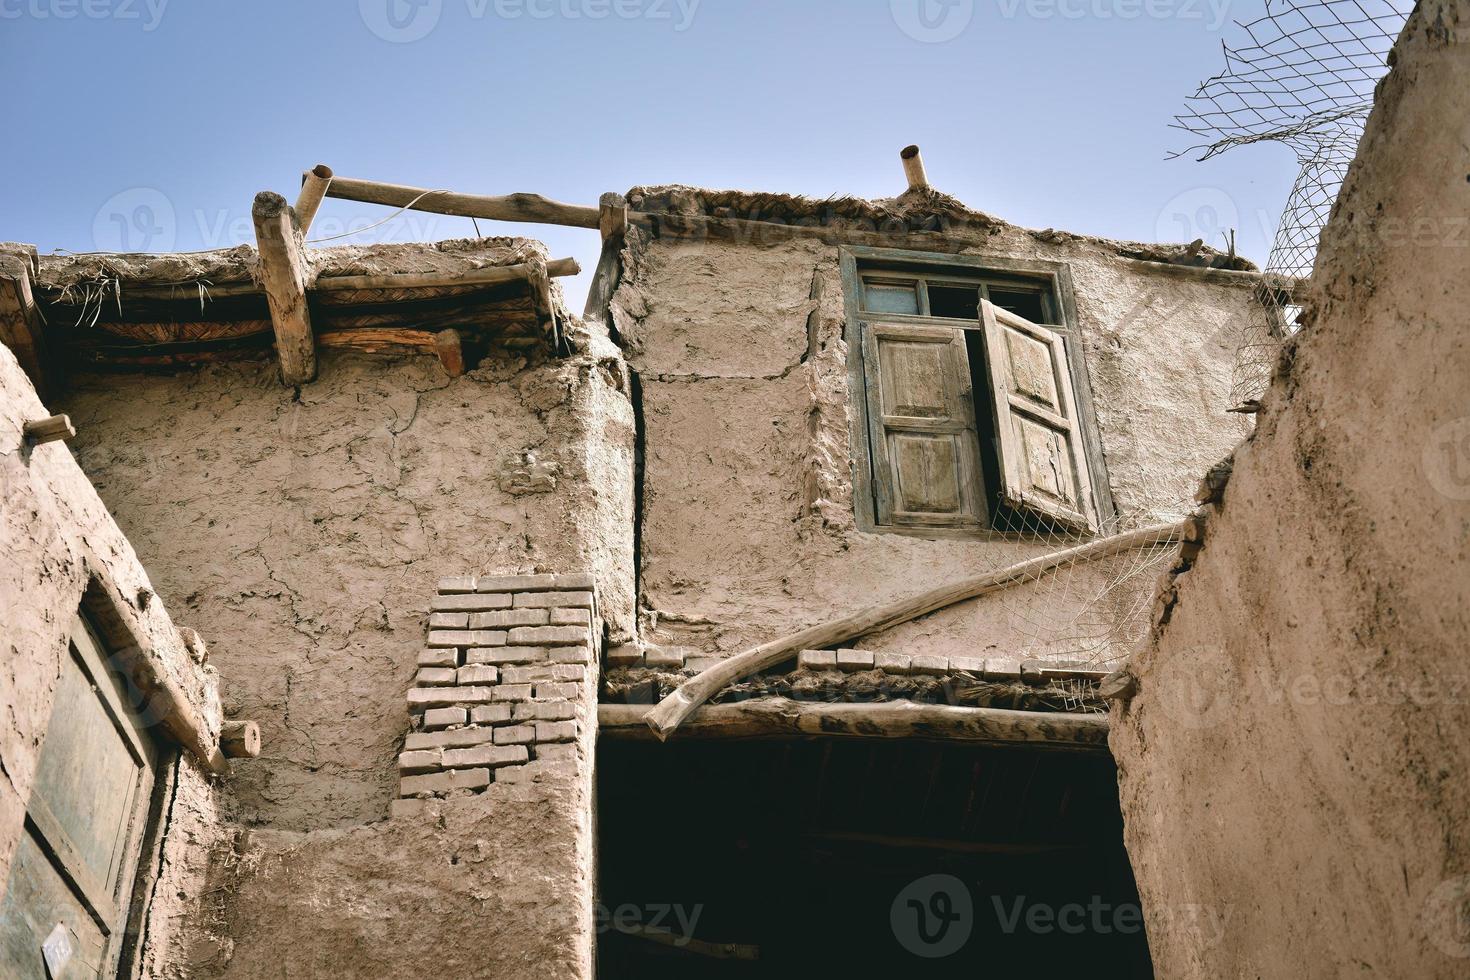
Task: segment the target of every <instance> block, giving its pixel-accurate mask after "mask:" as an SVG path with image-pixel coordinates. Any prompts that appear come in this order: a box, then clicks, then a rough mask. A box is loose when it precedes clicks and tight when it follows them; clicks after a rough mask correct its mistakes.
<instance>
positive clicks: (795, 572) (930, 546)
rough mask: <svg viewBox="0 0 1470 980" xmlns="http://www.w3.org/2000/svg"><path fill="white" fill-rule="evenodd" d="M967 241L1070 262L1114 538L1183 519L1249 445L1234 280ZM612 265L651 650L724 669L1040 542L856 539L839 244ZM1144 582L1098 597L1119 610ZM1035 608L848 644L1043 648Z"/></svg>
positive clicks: (1038, 247) (641, 254) (726, 248)
mask: <svg viewBox="0 0 1470 980" xmlns="http://www.w3.org/2000/svg"><path fill="white" fill-rule="evenodd" d="M967 234H970V236H971V237H970V238H969V239H966V238H959V239H952V240H950V241H948V242H946V243H945V247H946V248H949V249H951V250H954V251H960V252H963V253H966V254H979V255H993V256H999V257H1008V258H1026V259H1046V260H1052V261H1062V262H1066V263H1068V265H1069V266H1070V268H1071V271H1072V276H1073V280H1074V290H1075V296H1076V302H1077V311H1078V317H1079V320H1080V328H1081V331H1082V337H1083V341H1084V345H1085V357H1086V363H1087V369H1088V374H1089V377H1090V380H1091V386H1092V392H1093V401H1094V404H1095V406H1096V411H1097V418H1098V427H1099V430H1100V436H1101V441H1102V447H1103V452H1104V454H1105V458H1106V464H1107V467H1108V471H1109V474H1110V477H1111V484H1112V491H1113V495H1114V498H1115V500H1116V502H1117V506H1118V509H1119V512H1120V522H1121V524H1122V526H1125V527H1127V526H1136V525H1140V524H1144V523H1149V522H1151V521H1154V520H1159V519H1165V518H1168V517H1176V516H1179V515H1182V514H1183V513H1184V512H1185V510H1186V506H1185V503H1186V501H1187V500H1188V498H1189V495H1190V493H1191V492H1192V491H1193V488H1194V483H1195V481H1196V479H1197V474H1198V473H1200V472H1203V471H1204V469H1206V468H1207V467H1208V466H1209V465H1210V464H1211V463H1213V462H1215V461H1217V460H1218V459H1219V458H1220V457H1222V456H1223V455H1225V454H1226V453H1227V452H1228V451H1229V450H1230V448H1231V447H1232V446H1233V445H1234V444H1235V443H1236V442H1237V441H1238V440H1239V439H1240V438H1241V436H1242V435H1243V434H1244V432H1245V423H1244V422H1243V421H1242V420H1241V419H1240V418H1239V417H1238V416H1234V415H1228V414H1226V412H1225V410H1226V409H1227V408H1229V407H1231V406H1230V404H1229V401H1228V398H1229V381H1230V367H1231V362H1232V357H1233V347H1232V344H1231V339H1230V338H1231V333H1230V330H1229V325H1230V324H1231V323H1232V322H1235V321H1236V320H1238V319H1239V318H1240V317H1242V316H1244V315H1245V313H1246V310H1247V304H1249V303H1251V302H1252V301H1253V300H1252V298H1251V293H1250V289H1249V288H1248V281H1244V280H1243V281H1242V282H1243V283H1244V284H1236V283H1224V282H1221V281H1218V279H1216V280H1211V279H1208V278H1205V277H1203V276H1198V275H1193V274H1191V273H1181V272H1180V271H1178V270H1177V269H1160V268H1157V267H1153V266H1150V265H1148V264H1145V263H1139V262H1134V261H1129V260H1127V259H1124V258H1120V257H1119V256H1118V254H1117V251H1116V249H1115V248H1113V247H1112V246H1111V245H1109V244H1108V243H1099V242H1094V241H1090V240H1085V239H1078V238H1074V237H1072V236H1066V235H1051V236H1045V235H1041V234H1039V233H1033V232H1028V231H1025V230H1024V229H1018V228H1013V227H1010V226H1007V225H1004V224H1003V223H994V225H993V226H990V227H988V230H986V229H981V230H975V229H970V230H969V231H968V232H967ZM895 246H896V247H909V248H912V247H914V246H913V245H912V244H911V243H909V242H907V241H903V242H895ZM623 261H624V269H625V272H624V277H623V280H622V283H621V285H620V286H619V288H618V290H617V292H616V293H615V295H614V297H613V301H612V305H611V310H612V319H613V322H614V325H615V326H616V328H617V330H618V333H619V336H620V337H622V338H623V340H624V342H625V344H626V346H627V350H628V357H629V363H630V365H631V366H632V367H633V368H634V370H636V371H637V372H638V374H639V378H640V381H641V394H642V399H641V407H642V422H643V427H644V448H645V454H644V464H645V465H644V470H643V488H644V492H643V497H642V500H641V506H642V509H643V525H642V535H641V541H640V544H641V552H640V554H641V568H640V571H641V583H640V584H641V594H640V603H641V604H642V607H643V628H644V633H645V635H646V636H647V637H648V638H649V639H651V640H653V641H655V642H660V643H672V644H681V645H688V646H691V647H695V648H700V649H703V650H705V651H716V652H722V653H732V652H735V651H737V650H739V649H743V648H745V647H747V646H750V645H753V644H755V643H759V642H763V641H765V640H769V639H772V638H773V637H775V636H777V635H780V634H781V633H784V632H787V631H790V630H792V629H796V628H800V627H803V626H807V625H810V624H812V623H815V622H819V621H821V620H823V619H827V618H832V617H835V616H837V615H841V614H843V613H845V612H848V611H851V610H853V609H855V608H857V607H858V606H859V605H863V604H867V603H869V602H878V601H883V600H887V599H891V598H895V597H897V596H900V595H905V594H909V593H912V592H914V591H917V590H918V589H919V588H922V587H927V586H930V585H933V584H937V583H939V582H942V581H945V580H948V579H953V578H959V577H961V576H963V575H967V574H973V573H974V572H976V571H979V570H982V569H985V568H999V567H1002V566H1003V565H1006V564H1009V563H1011V562H1013V561H1018V560H1021V559H1024V558H1026V557H1030V556H1031V555H1033V554H1036V553H1038V552H1041V551H1046V550H1051V549H1052V548H1053V547H1055V545H1053V544H1047V543H1044V542H1031V543H1027V542H1014V541H1009V542H999V541H992V542H984V541H975V540H956V539H927V540H926V539H923V538H919V537H911V536H904V535H898V534H870V533H863V532H860V531H858V530H857V528H856V521H855V517H854V511H853V507H854V504H853V491H852V482H851V470H850V467H851V458H852V453H851V439H850V419H849V411H850V404H851V403H850V400H849V395H848V391H847V388H848V378H847V345H846V342H845V340H844V339H843V332H844V327H845V320H846V314H845V311H844V308H843V299H842V295H843V292H842V282H841V276H840V273H839V268H838V248H837V246H835V245H832V244H828V243H825V242H822V241H817V240H812V239H796V240H791V241H784V242H780V243H775V244H762V243H758V242H754V241H743V242H727V241H722V240H716V239H713V238H711V239H708V240H689V239H686V238H670V237H656V236H650V235H649V234H648V233H646V232H635V233H633V234H631V235H630V236H629V241H628V247H627V248H626V249H625V251H624V255H623ZM1149 582H1150V583H1151V579H1149ZM1075 585H1076V591H1077V594H1079V595H1083V594H1090V593H1089V587H1088V586H1087V585H1086V584H1085V583H1083V582H1081V581H1080V579H1079V581H1078V582H1077V583H1075ZM1069 588H1070V586H1069ZM1141 588H1146V587H1144V586H1136V587H1134V588H1132V589H1131V590H1128V593H1127V595H1126V596H1123V595H1120V596H1119V597H1117V598H1116V600H1111V599H1110V600H1109V601H1110V602H1111V601H1116V602H1117V603H1120V604H1122V605H1123V606H1130V607H1131V604H1132V602H1133V598H1134V597H1136V596H1137V593H1138V592H1139V591H1140V589H1141ZM1033 591H1034V590H1033ZM1031 601H1033V600H1032V599H1025V598H1023V599H1021V600H1014V599H1012V598H1010V597H1006V598H1004V599H999V600H992V601H988V602H984V601H982V602H972V603H967V604H964V605H962V606H959V607H956V608H954V609H950V610H947V611H944V612H941V613H938V614H935V615H934V616H930V617H926V618H925V619H924V620H921V621H919V622H917V623H915V624H911V625H909V626H907V627H904V628H902V629H899V630H896V631H893V633H892V635H890V636H888V637H873V638H870V639H869V640H867V641H865V642H864V644H863V645H865V646H872V647H875V648H882V647H886V646H894V647H903V648H905V649H910V650H912V649H913V644H914V642H915V641H918V640H922V642H923V643H925V644H929V645H932V646H933V647H934V649H935V652H938V653H950V654H971V653H974V652H976V649H977V647H978V648H983V649H986V650H991V651H996V652H999V653H1005V654H1014V653H1017V652H1021V650H1020V648H1022V647H1027V645H1028V644H1034V640H1032V639H1028V637H1030V638H1034V637H1035V636H1037V635H1038V630H1037V629H1036V626H1035V623H1034V621H1031V620H1028V619H1027V617H1026V616H1025V615H1018V613H1017V604H1018V602H1019V604H1020V605H1021V606H1022V607H1024V606H1025V605H1026V604H1027V603H1029V602H1031ZM1076 632H1077V631H1076V630H1072V631H1071V634H1069V635H1074V634H1075V633H1076ZM1042 646H1043V647H1046V645H1045V644H1043V645H1042ZM1065 647H1066V644H1065V643H1062V644H1055V645H1052V646H1051V647H1046V648H1045V649H1040V648H1037V649H1032V648H1031V647H1028V648H1027V652H1037V653H1041V652H1047V653H1062V654H1065V653H1067V652H1068V651H1067V650H1066V649H1064V648H1065ZM1074 652H1075V651H1074ZM1113 653H1114V652H1109V654H1108V655H1109V656H1111V655H1113ZM1089 655H1090V654H1089Z"/></svg>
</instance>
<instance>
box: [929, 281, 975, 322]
mask: <svg viewBox="0 0 1470 980" xmlns="http://www.w3.org/2000/svg"><path fill="white" fill-rule="evenodd" d="M929 315H930V316H944V317H954V318H955V319H957V320H978V319H980V290H979V288H978V287H976V286H941V285H939V284H938V283H932V282H931V283H930V284H929Z"/></svg>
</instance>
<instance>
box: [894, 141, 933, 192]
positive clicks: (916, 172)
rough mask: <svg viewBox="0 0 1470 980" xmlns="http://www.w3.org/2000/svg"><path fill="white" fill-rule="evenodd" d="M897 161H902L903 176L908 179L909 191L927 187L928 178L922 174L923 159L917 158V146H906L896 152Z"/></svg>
mask: <svg viewBox="0 0 1470 980" xmlns="http://www.w3.org/2000/svg"><path fill="white" fill-rule="evenodd" d="M898 156H899V159H901V160H902V161H903V175H904V176H905V177H907V178H908V182H909V190H916V189H918V188H920V187H928V186H929V178H928V176H927V175H925V173H924V158H923V157H921V156H919V148H918V147H917V146H912V145H911V146H906V147H904V148H903V149H902V150H899V151H898Z"/></svg>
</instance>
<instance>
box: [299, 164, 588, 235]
mask: <svg viewBox="0 0 1470 980" xmlns="http://www.w3.org/2000/svg"><path fill="white" fill-rule="evenodd" d="M326 193H327V197H335V198H340V199H341V200H344V201H361V202H363V203H364V204H383V205H387V206H388V207H395V208H410V207H411V208H412V209H413V210H415V211H431V212H434V213H435V214H450V215H456V216H458V217H462V218H488V219H491V220H494V221H529V222H535V223H537V224H545V225H570V226H572V227H574V228H596V227H598V222H599V220H600V218H601V212H600V211H599V210H598V209H597V208H589V207H584V206H582V205H578V204H562V203H561V202H560V201H551V200H548V199H546V198H544V197H541V196H540V195H539V194H507V195H505V196H504V197H486V196H484V195H480V194H457V193H455V192H453V191H447V190H433V189H430V188H425V187H407V186H404V185H403V184H384V183H381V182H379V181H376V180H356V179H353V178H351V177H333V178H332V182H331V185H330V186H329V187H328V188H327V192H326Z"/></svg>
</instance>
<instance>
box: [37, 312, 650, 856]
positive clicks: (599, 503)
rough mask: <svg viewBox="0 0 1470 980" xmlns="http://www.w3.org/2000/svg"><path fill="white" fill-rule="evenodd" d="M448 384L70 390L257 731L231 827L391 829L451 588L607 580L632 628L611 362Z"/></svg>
mask: <svg viewBox="0 0 1470 980" xmlns="http://www.w3.org/2000/svg"><path fill="white" fill-rule="evenodd" d="M585 346H587V347H590V348H591V350H592V352H591V353H588V354H585V355H580V356H578V357H576V358H573V359H569V360H565V361H553V362H549V363H537V364H529V363H527V362H526V361H525V360H524V359H521V358H509V357H504V356H501V357H500V358H499V359H494V358H492V359H487V360H486V361H485V362H484V363H483V364H482V365H481V366H480V367H479V368H478V369H477V370H473V371H470V372H469V373H467V374H466V375H464V376H463V377H460V378H456V379H450V378H449V377H447V376H446V375H445V374H444V373H443V372H442V370H441V369H440V368H439V366H438V363H437V362H436V361H433V360H432V359H429V358H419V359H413V360H397V361H384V360H375V359H372V358H368V357H364V356H360V355H356V356H354V355H347V354H332V353H324V354H323V355H322V357H321V360H322V365H323V367H322V370H321V371H320V377H319V379H318V380H317V381H316V382H315V383H313V384H310V385H307V386H304V387H302V388H300V389H299V390H292V389H290V388H284V387H282V386H281V385H280V383H279V381H277V380H276V378H275V377H274V371H273V369H272V368H271V366H269V365H249V364H246V365H232V366H221V367H213V368H207V369H203V370H199V371H190V372H184V373H180V374H177V375H172V376H126V377H118V376H91V377H81V378H78V379H76V382H75V384H74V385H73V386H72V389H71V391H70V392H69V393H68V395H67V396H66V398H65V404H64V405H63V406H62V407H64V408H65V410H67V411H69V412H70V413H71V414H72V416H73V418H74V420H75V421H76V423H77V425H78V428H79V430H80V434H79V436H78V438H77V440H76V448H77V452H78V455H79V458H80V460H81V463H82V466H83V468H84V469H86V470H87V472H88V474H89V475H91V477H92V478H93V480H94V481H95V483H96V484H97V487H98V490H99V492H100V493H101V495H102V497H103V499H104V500H106V501H107V503H108V506H109V507H111V508H112V510H113V512H114V513H115V514H116V515H117V518H118V522H119V523H120V524H121V525H122V526H123V528H124V530H125V531H127V533H128V534H129V536H130V538H131V539H132V541H133V543H134V545H135V546H136V547H137V549H138V552H139V554H140V555H142V557H143V560H144V562H145V563H146V564H147V566H148V567H149V569H150V570H151V572H152V574H153V577H154V582H155V585H156V588H157V589H158V591H159V594H160V595H162V596H163V597H164V598H165V600H166V601H167V603H168V604H169V605H170V607H171V608H174V609H175V610H177V611H178V614H179V615H180V616H181V617H182V618H183V619H184V620H185V621H186V622H187V623H188V624H189V625H191V626H193V627H195V628H196V629H198V630H199V632H200V633H201V634H202V635H203V636H204V637H205V638H206V639H207V640H208V641H209V643H210V649H211V654H212V657H213V659H214V663H215V664H216V665H218V667H219V669H220V672H221V675H222V688H223V692H222V693H223V697H224V703H225V709H226V712H227V714H229V715H231V716H236V717H242V718H252V719H256V720H258V721H259V722H260V723H261V729H262V736H263V741H264V750H263V752H262V755H261V758H260V759H259V760H255V761H252V762H245V763H242V764H240V765H239V766H238V767H237V773H236V775H235V776H234V777H233V778H232V780H231V789H232V798H233V800H234V803H235V807H236V815H237V817H238V819H240V820H241V821H242V822H244V823H247V824H263V825H267V826H271V827H275V828H279V829H286V830H298V831H301V830H312V829H316V828H323V827H330V826H338V825H343V824H350V823H355V822H360V821H364V820H373V819H377V818H379V817H381V816H383V815H384V814H385V813H386V809H387V806H388V801H389V800H390V799H392V797H393V796H394V795H395V794H394V788H395V784H396V779H397V773H396V771H395V766H394V759H395V756H396V754H397V751H398V748H399V746H400V744H401V741H402V738H403V734H404V732H405V731H406V730H407V728H408V716H407V711H406V708H405V705H404V700H403V692H404V691H405V690H406V688H407V687H408V685H409V683H410V682H411V679H412V677H413V674H414V661H415V657H416V656H417V653H418V650H419V649H420V646H421V643H422V639H423V635H424V625H425V622H426V618H427V609H428V601H429V597H430V596H431V595H432V594H433V591H434V583H435V581H436V580H437V579H438V578H439V577H440V576H443V575H446V574H460V573H480V572H491V571H494V572H507V573H509V572H517V573H518V572H533V571H543V570H544V571H561V570H566V569H574V570H582V569H587V570H591V571H594V572H595V573H596V574H597V575H598V580H599V586H600V592H599V594H600V599H601V603H602V606H601V611H602V615H603V617H604V619H606V620H607V621H608V622H609V628H610V630H612V631H613V632H618V631H626V630H628V629H629V627H630V624H631V609H632V597H631V586H630V583H629V581H628V580H629V575H628V574H627V572H626V569H629V568H631V561H632V558H631V556H632V540H631V525H632V516H631V515H632V498H631V494H632V484H631V473H632V450H633V425H632V417H631V406H630V402H629V400H628V394H627V388H628V383H627V378H626V372H625V370H624V368H623V366H622V362H621V359H620V358H619V356H618V353H617V351H616V349H615V348H613V347H612V346H611V345H610V344H608V343H607V342H606V340H605V339H600V340H599V339H597V338H592V337H589V338H587V339H586V342H585Z"/></svg>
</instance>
